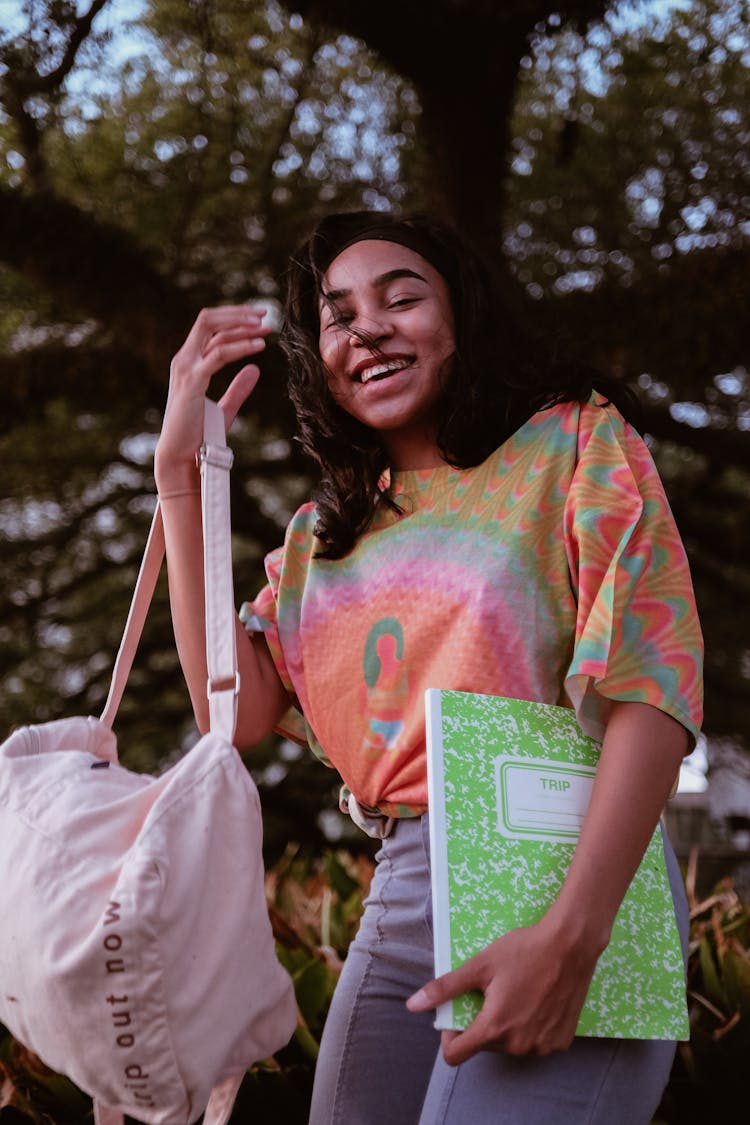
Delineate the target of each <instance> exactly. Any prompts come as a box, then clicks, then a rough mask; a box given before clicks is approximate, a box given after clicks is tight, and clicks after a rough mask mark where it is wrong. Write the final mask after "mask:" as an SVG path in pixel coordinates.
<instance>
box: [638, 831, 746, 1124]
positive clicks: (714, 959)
mask: <svg viewBox="0 0 750 1125" xmlns="http://www.w3.org/2000/svg"><path fill="white" fill-rule="evenodd" d="M696 861H697V853H694V854H693V856H692V857H691V863H690V866H689V868H688V875H687V879H686V884H687V890H688V901H689V903H690V908H691V909H690V917H691V932H690V956H689V963H688V996H689V1000H690V1004H689V1009H690V1041H689V1042H688V1043H680V1044H679V1045H678V1050H677V1057H676V1059H675V1064H674V1067H673V1069H672V1075H671V1078H670V1082H669V1086H668V1087H667V1090H666V1092H665V1095H664V1099H663V1101H662V1105H661V1107H660V1111H659V1118H660V1120H662V1121H663V1122H665V1123H666V1125H704V1123H705V1122H706V1121H718V1120H721V1119H723V1118H724V1117H727V1118H728V1119H729V1118H730V1117H733V1116H735V1115H736V1112H737V1108H738V1106H739V1105H742V1104H743V1102H745V1101H746V1100H747V1089H746V1081H745V1066H746V1065H747V1058H748V1052H749V1051H750V903H747V902H743V901H742V900H741V899H740V897H739V896H738V894H737V892H736V891H735V890H734V888H733V886H732V881H731V879H728V878H726V879H723V880H721V881H720V882H719V883H718V884H717V886H716V888H715V889H714V891H713V893H712V894H710V895H709V896H708V897H707V898H705V899H703V900H702V901H699V900H698V899H697V898H696V895H695V890H694V888H695V868H696Z"/></svg>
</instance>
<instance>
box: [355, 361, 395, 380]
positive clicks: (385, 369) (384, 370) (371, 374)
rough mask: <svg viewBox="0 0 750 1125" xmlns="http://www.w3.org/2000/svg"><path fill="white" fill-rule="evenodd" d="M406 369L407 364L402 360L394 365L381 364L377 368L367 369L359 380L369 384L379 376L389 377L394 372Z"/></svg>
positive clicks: (361, 373)
mask: <svg viewBox="0 0 750 1125" xmlns="http://www.w3.org/2000/svg"><path fill="white" fill-rule="evenodd" d="M405 367H406V363H405V362H404V361H403V360H401V359H400V360H397V361H395V362H394V363H379V364H378V365H377V367H367V368H366V369H365V370H364V371H361V372H360V375H359V378H360V381H361V382H362V383H369V381H370V379H374V378H375V377H376V376H377V375H388V374H390V373H391V372H393V371H403V369H404V368H405Z"/></svg>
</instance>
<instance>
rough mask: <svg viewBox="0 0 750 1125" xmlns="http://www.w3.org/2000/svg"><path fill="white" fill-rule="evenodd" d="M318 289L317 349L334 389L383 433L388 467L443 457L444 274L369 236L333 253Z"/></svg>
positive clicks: (451, 342)
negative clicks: (440, 441)
mask: <svg viewBox="0 0 750 1125" xmlns="http://www.w3.org/2000/svg"><path fill="white" fill-rule="evenodd" d="M322 289H323V296H322V298H321V302H320V356H321V359H322V360H323V363H324V364H325V367H326V369H327V371H328V385H329V387H330V390H331V394H332V395H333V397H334V398H335V399H336V401H337V402H338V403H339V405H340V406H341V407H343V409H344V410H346V411H347V412H348V413H349V414H351V415H352V416H353V417H354V418H357V419H358V420H359V421H360V422H363V423H364V424H365V425H366V426H369V427H371V429H373V430H377V431H378V432H379V433H380V434H381V435H382V439H383V442H384V444H385V447H386V450H387V452H388V455H389V460H390V464H391V467H392V468H394V469H415V468H430V467H433V466H435V465H441V464H443V459H442V458H441V456H440V453H439V451H438V448H437V442H436V434H437V428H438V416H439V410H438V403H439V400H440V397H441V394H442V380H443V379H444V377H445V373H446V369H447V368H448V366H449V362H450V359H451V357H452V356H453V354H454V351H455V337H454V329H453V313H452V309H451V303H450V296H449V293H448V286H447V285H446V283H445V281H444V279H443V278H442V276H441V275H440V274H439V273H438V272H437V270H435V269H434V268H433V267H432V266H431V265H430V263H429V262H427V261H426V260H425V259H424V258H423V257H422V256H421V255H420V254H417V253H415V252H414V251H413V250H409V249H408V248H407V247H405V246H401V245H399V244H398V243H396V242H385V241H382V240H380V239H371V240H364V241H362V242H355V243H354V245H353V246H349V247H347V249H346V250H344V251H343V252H342V253H341V254H339V256H338V257H337V258H334V260H333V262H332V263H331V265H330V266H329V267H328V270H327V271H326V274H325V276H324V278H323V285H322ZM360 335H361V336H363V337H364V339H362V338H360Z"/></svg>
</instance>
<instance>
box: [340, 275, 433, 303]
mask: <svg viewBox="0 0 750 1125" xmlns="http://www.w3.org/2000/svg"><path fill="white" fill-rule="evenodd" d="M402 277H411V278H414V279H415V280H416V281H423V282H424V283H425V285H426V284H427V278H425V277H422V275H421V273H417V272H416V270H407V269H396V270H387V271H386V272H385V273H381V274H378V276H377V277H376V278H373V281H372V288H373V289H382V287H383V286H384V285H388V283H389V282H391V281H398V280H399V279H400V278H402ZM350 293H351V289H332V290H331V292H330V293H323V294H322V296H323V299H324V300H326V301H340V300H341V298H342V297H348V296H349V294H350Z"/></svg>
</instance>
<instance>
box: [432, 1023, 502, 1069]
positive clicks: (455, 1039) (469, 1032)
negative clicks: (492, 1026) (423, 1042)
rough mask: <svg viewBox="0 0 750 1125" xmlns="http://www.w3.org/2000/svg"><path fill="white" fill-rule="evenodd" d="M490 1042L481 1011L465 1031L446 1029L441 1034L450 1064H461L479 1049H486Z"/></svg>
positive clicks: (442, 1043) (446, 1059)
mask: <svg viewBox="0 0 750 1125" xmlns="http://www.w3.org/2000/svg"><path fill="white" fill-rule="evenodd" d="M490 1042H491V1040H490V1036H489V1031H488V1028H487V1026H486V1021H484V1020H483V1019H482V1013H481V1012H480V1013H479V1015H478V1016H477V1018H476V1019H475V1020H473V1022H472V1023H470V1024H469V1026H468V1027H467V1028H466V1030H465V1031H444V1032H442V1034H441V1036H440V1046H441V1048H442V1051H443V1058H444V1059H445V1061H446V1062H447V1064H448V1066H459V1065H460V1064H461V1063H462V1062H466V1060H467V1059H470V1058H471V1057H472V1055H476V1054H477V1052H478V1051H481V1050H485V1049H486V1048H487V1047H488V1046H489V1045H490Z"/></svg>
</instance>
